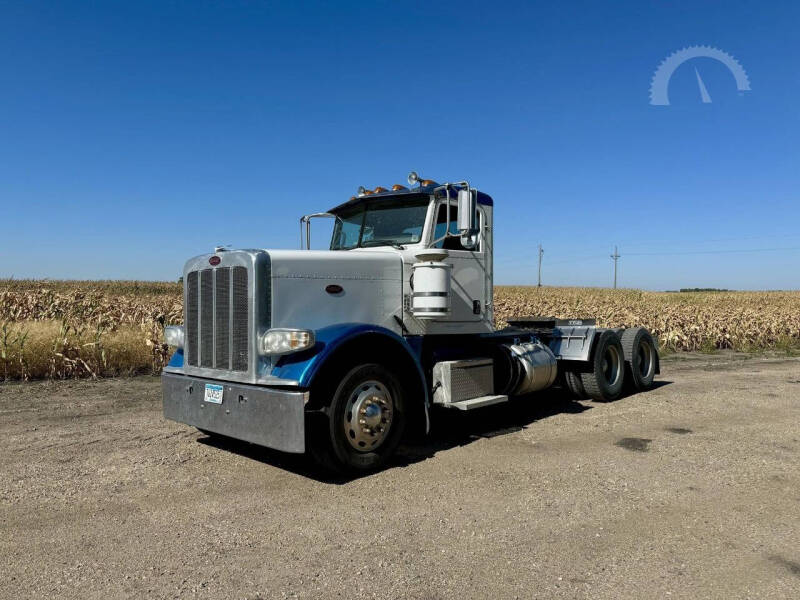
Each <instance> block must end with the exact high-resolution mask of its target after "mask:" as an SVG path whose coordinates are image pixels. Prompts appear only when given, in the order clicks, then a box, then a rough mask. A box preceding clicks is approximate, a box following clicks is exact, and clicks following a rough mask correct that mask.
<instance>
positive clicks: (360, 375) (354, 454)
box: [309, 364, 405, 473]
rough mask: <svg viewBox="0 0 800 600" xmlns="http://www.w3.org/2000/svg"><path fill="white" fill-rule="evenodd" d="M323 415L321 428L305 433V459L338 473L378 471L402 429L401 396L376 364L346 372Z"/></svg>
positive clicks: (399, 389)
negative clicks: (308, 456)
mask: <svg viewBox="0 0 800 600" xmlns="http://www.w3.org/2000/svg"><path fill="white" fill-rule="evenodd" d="M324 412H325V413H326V414H327V417H328V418H327V419H325V421H326V423H324V426H322V427H318V428H316V430H313V431H312V432H311V439H310V440H309V446H310V450H311V454H312V455H313V456H314V458H315V459H316V460H317V462H319V463H321V464H322V465H323V466H325V467H327V468H329V469H331V470H334V471H338V472H351V473H354V472H355V473H358V472H367V471H373V470H376V469H379V468H380V467H381V466H382V465H383V464H384V463H385V462H386V460H387V459H388V458H389V457H390V456H391V455H392V454H393V453H394V451H395V449H396V448H397V445H398V444H399V443H400V439H401V437H402V436H403V431H404V429H405V395H404V391H403V387H402V385H401V384H400V382H399V381H398V380H397V378H396V377H395V376H394V375H393V374H392V373H390V372H389V371H388V370H387V369H385V368H384V367H382V366H381V365H377V364H363V365H358V366H357V367H355V368H353V369H351V370H350V371H349V372H348V373H347V374H346V375H345V376H344V378H343V379H342V380H341V382H340V383H339V385H338V386H337V388H336V390H335V391H334V393H333V395H332V397H331V399H330V401H329V402H328V403H327V405H326V407H325V409H324Z"/></svg>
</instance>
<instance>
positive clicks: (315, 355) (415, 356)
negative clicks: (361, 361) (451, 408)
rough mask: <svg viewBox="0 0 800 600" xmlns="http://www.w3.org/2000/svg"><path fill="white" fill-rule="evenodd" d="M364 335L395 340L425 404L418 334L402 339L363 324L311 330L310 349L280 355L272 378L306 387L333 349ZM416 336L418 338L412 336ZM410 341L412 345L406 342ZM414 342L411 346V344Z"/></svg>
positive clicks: (393, 333)
mask: <svg viewBox="0 0 800 600" xmlns="http://www.w3.org/2000/svg"><path fill="white" fill-rule="evenodd" d="M367 334H378V335H383V336H386V337H387V338H389V339H391V340H394V341H395V342H398V343H399V344H400V345H401V346H402V347H403V348H405V350H406V351H407V352H408V355H409V356H410V357H411V359H412V360H413V361H414V364H415V365H416V367H417V371H418V374H419V377H420V381H421V382H422V388H423V389H424V390H425V404H426V405H427V404H428V386H427V385H425V375H424V373H423V371H422V366H421V365H420V361H419V354H420V349H421V347H422V343H421V342H422V338H421V337H419V336H414V337H410V338H409V340H408V341H407V340H406V339H405V338H403V337H401V336H399V335H397V334H396V333H395V332H393V331H391V330H389V329H386V328H385V327H380V326H378V325H369V324H366V323H341V324H337V325H330V326H328V327H323V328H321V329H318V330H316V331H315V332H314V335H315V338H316V344H315V345H314V347H313V348H311V349H309V350H306V351H305V352H297V353H295V354H288V355H286V356H283V357H281V359H280V360H279V361H278V363H277V364H276V365H275V366H274V367H273V369H272V375H273V377H280V378H281V379H291V380H294V381H298V382H300V385H301V386H302V387H309V386H310V385H311V383H312V382H313V380H314V376H315V375H316V374H317V372H318V371H319V369H320V368H321V367H322V365H323V364H324V363H325V360H326V359H327V358H328V357H329V356H331V354H333V352H335V351H336V349H337V348H338V347H339V346H341V345H342V344H343V343H345V342H348V341H350V340H353V339H355V338H357V337H359V336H363V335H367ZM416 337H419V339H415V338H416ZM409 341H410V342H412V343H411V344H410V343H409ZM412 344H413V345H412Z"/></svg>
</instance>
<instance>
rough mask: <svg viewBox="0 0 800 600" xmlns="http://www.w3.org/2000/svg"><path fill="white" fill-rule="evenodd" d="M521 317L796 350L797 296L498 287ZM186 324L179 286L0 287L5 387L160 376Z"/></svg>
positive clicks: (0, 369) (698, 347)
mask: <svg viewBox="0 0 800 600" xmlns="http://www.w3.org/2000/svg"><path fill="white" fill-rule="evenodd" d="M515 315H516V316H519V315H540V316H553V317H559V318H568V317H596V318H597V320H598V325H600V326H604V327H631V326H635V325H641V326H644V327H647V328H648V329H650V330H651V331H652V332H653V333H655V334H656V335H657V336H658V339H659V344H660V346H661V350H662V351H681V350H689V351H713V350H716V349H733V350H741V351H757V350H766V349H780V350H793V349H797V348H800V292H691V293H664V292H642V291H638V290H608V289H592V288H551V287H544V288H535V287H503V286H498V287H496V288H495V317H496V321H497V325H498V327H502V326H504V325H505V323H506V319H508V318H511V317H512V316H515ZM182 319H183V314H182V304H181V287H180V285H179V284H177V283H161V282H136V281H100V282H98V281H92V282H76V281H68V282H50V281H17V280H6V281H0V380H7V379H41V378H53V379H58V378H62V379H63V378H73V377H103V376H114V375H132V374H138V373H147V374H157V373H159V372H160V371H161V369H162V368H163V366H164V365H165V364H166V362H167V361H168V360H169V354H170V353H169V348H168V347H167V346H166V345H165V344H164V343H163V337H162V329H163V327H164V325H166V324H171V323H176V324H177V323H181V322H182Z"/></svg>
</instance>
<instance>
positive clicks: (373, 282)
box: [266, 249, 403, 332]
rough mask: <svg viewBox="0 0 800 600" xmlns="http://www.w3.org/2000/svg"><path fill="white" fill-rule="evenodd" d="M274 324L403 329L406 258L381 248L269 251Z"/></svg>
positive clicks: (304, 326) (306, 326) (303, 327)
mask: <svg viewBox="0 0 800 600" xmlns="http://www.w3.org/2000/svg"><path fill="white" fill-rule="evenodd" d="M266 252H267V253H268V254H269V257H270V265H271V266H270V272H271V279H272V286H271V287H272V302H271V304H272V327H294V328H301V329H319V328H322V327H326V326H328V325H333V324H337V323H368V324H372V325H379V326H381V327H386V328H388V329H390V330H393V331H394V330H398V332H399V325H398V324H397V321H396V319H395V316H397V317H398V318H402V315H403V311H402V307H403V260H402V257H401V255H400V253H399V252H397V251H388V252H387V251H386V250H385V249H381V250H374V251H373V250H368V251H366V250H360V251H358V252H356V251H326V250H267V251H266Z"/></svg>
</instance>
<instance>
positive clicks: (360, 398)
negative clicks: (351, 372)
mask: <svg viewBox="0 0 800 600" xmlns="http://www.w3.org/2000/svg"><path fill="white" fill-rule="evenodd" d="M393 415H394V402H393V401H392V395H391V394H390V393H389V390H388V389H387V388H386V386H385V385H383V384H382V383H381V382H380V381H375V380H369V381H365V382H363V383H362V384H360V385H358V386H357V387H356V388H355V389H354V390H353V392H352V393H351V394H350V397H349V398H348V399H347V405H346V406H345V409H344V420H343V425H344V436H345V439H347V441H348V443H349V444H350V445H351V446H352V447H353V448H354V449H355V450H358V451H359V452H371V451H373V450H375V449H376V448H378V446H380V445H381V444H382V443H383V442H384V441H385V440H386V437H387V435H388V434H389V429H390V428H391V426H392V417H393Z"/></svg>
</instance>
